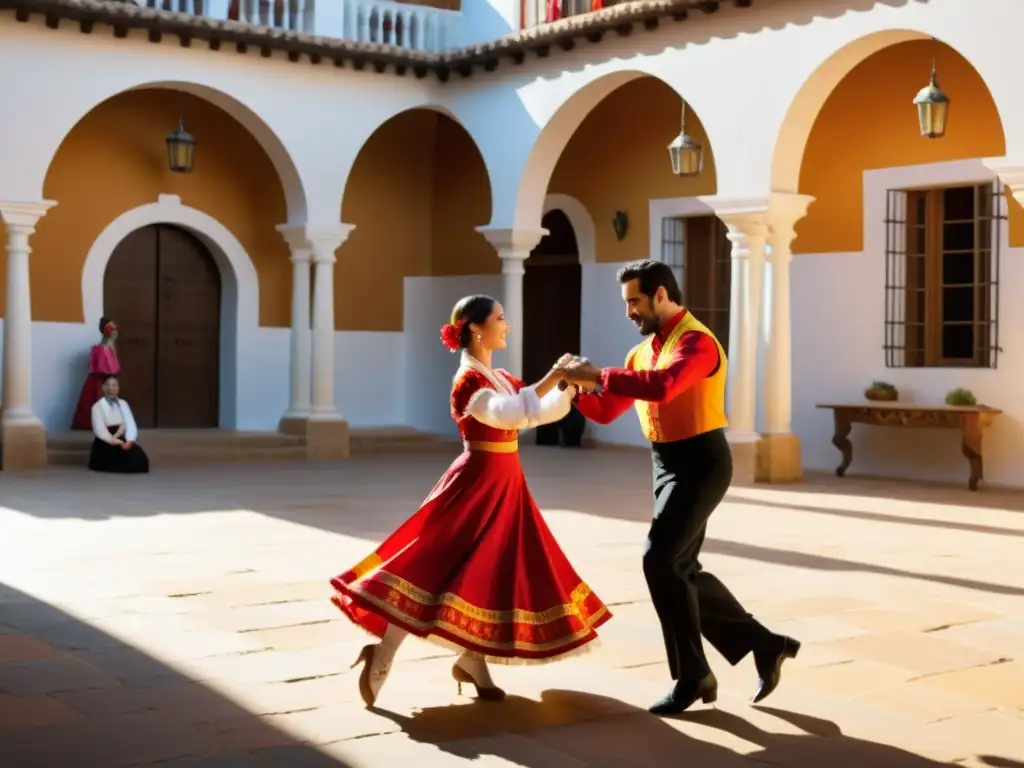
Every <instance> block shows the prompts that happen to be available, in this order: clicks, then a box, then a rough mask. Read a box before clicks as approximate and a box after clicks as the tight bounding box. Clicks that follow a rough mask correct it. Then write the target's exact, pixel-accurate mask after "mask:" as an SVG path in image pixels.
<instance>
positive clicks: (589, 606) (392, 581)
mask: <svg viewBox="0 0 1024 768" xmlns="http://www.w3.org/2000/svg"><path fill="white" fill-rule="evenodd" d="M491 375H492V376H495V377H496V376H504V377H505V378H504V382H505V383H506V384H507V385H511V386H507V389H508V390H509V391H514V392H516V393H518V392H519V391H520V390H522V389H523V388H524V383H523V382H522V381H520V380H518V379H516V378H515V377H513V376H512V375H511V374H509V373H507V372H506V371H496V372H492V373H491ZM494 383H495V382H493V381H491V380H490V379H489V377H488V376H487V375H486V374H485V373H484V372H482V371H480V370H476V369H473V368H466V367H463V368H462V369H460V371H459V373H458V374H457V375H456V378H455V382H454V384H453V388H452V393H451V410H452V416H453V418H454V419H455V421H456V423H457V424H458V425H459V433H460V434H461V436H462V438H463V440H464V441H465V443H466V446H467V450H466V451H465V452H464V453H463V454H462V455H461V456H459V457H458V458H457V459H456V460H455V462H454V463H453V464H452V465H451V467H449V468H448V471H447V472H445V474H444V475H443V476H442V477H441V479H440V480H439V481H438V483H437V485H436V486H434V490H433V491H431V493H430V495H429V496H428V497H427V500H426V501H425V502H424V503H423V506H422V507H420V509H419V510H418V511H417V512H416V513H415V514H414V515H413V516H412V517H410V518H409V519H408V520H407V521H406V522H405V523H403V524H402V525H401V526H400V527H399V528H398V530H396V531H395V532H394V533H392V534H391V536H389V537H388V538H387V539H385V541H384V542H383V543H382V544H381V545H380V546H379V547H377V549H376V550H375V551H374V552H373V553H372V554H371V555H369V556H368V557H366V558H365V559H364V560H363V561H362V562H360V563H358V564H357V565H355V566H354V567H353V568H351V569H349V570H347V571H345V572H344V573H342V574H341V575H340V576H337V577H335V578H334V579H332V580H331V584H332V585H333V586H334V589H335V595H334V597H333V598H332V600H333V602H334V604H335V605H337V606H338V607H339V608H340V609H341V610H342V611H343V612H344V613H345V615H346V616H348V617H349V619H351V620H352V621H353V622H354V623H356V624H357V625H359V626H360V627H362V628H363V629H364V630H366V631H367V632H370V633H371V634H374V635H376V636H377V637H382V636H383V635H384V631H385V630H386V629H387V625H388V624H389V623H392V624H395V625H397V626H399V627H401V628H402V629H405V630H407V631H408V632H410V633H412V634H414V635H418V636H419V637H424V638H428V639H430V640H433V641H440V642H441V643H442V644H445V645H455V646H458V647H459V648H462V649H465V650H469V651H473V652H475V653H478V654H481V655H482V656H484V657H485V658H486V660H488V661H495V662H499V663H506V664H507V663H531V662H532V663H543V662H545V661H550V660H553V659H555V658H556V657H558V656H562V655H564V654H566V653H568V652H570V651H574V650H577V649H580V648H582V647H583V646H584V645H586V644H587V643H589V642H591V641H592V640H595V639H596V638H597V633H596V632H595V631H594V630H595V629H597V627H599V626H601V624H603V623H604V622H606V621H607V620H608V619H610V618H611V614H610V613H609V612H608V609H607V608H606V607H605V605H604V603H602V602H601V600H600V599H599V598H598V597H597V595H595V594H594V593H593V592H591V590H590V587H588V586H587V585H586V584H585V583H584V582H583V581H582V580H581V579H580V577H579V576H578V575H577V574H576V571H575V570H574V569H573V567H572V565H570V563H569V560H568V559H567V558H566V556H565V554H564V553H563V552H562V549H561V547H559V546H558V542H557V541H555V537H554V536H553V535H552V534H551V531H550V530H549V529H548V526H547V524H546V523H545V522H544V518H543V517H542V516H541V513H540V510H539V509H538V508H537V505H536V504H535V503H534V501H533V498H532V497H531V496H530V492H529V490H528V489H527V487H526V478H525V477H524V476H523V470H522V467H521V465H520V463H519V454H518V452H517V451H516V446H517V437H518V431H517V430H503V429H497V428H494V427H490V426H486V425H485V424H483V423H481V422H480V421H477V420H476V419H475V418H473V417H472V416H469V415H467V408H468V407H469V404H470V401H471V399H473V397H474V394H479V392H480V390H481V389H490V390H498V391H499V392H500V390H499V388H498V387H495V386H494ZM554 396H555V397H557V396H558V394H557V393H556V394H555V395H554ZM567 401H568V398H567Z"/></svg>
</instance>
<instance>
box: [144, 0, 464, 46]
mask: <svg viewBox="0 0 1024 768" xmlns="http://www.w3.org/2000/svg"><path fill="white" fill-rule="evenodd" d="M135 2H136V3H137V4H138V5H140V6H143V7H146V8H153V9H156V10H162V11H176V12H178V13H190V14H194V15H196V16H206V17H208V18H212V19H221V20H227V19H231V20H234V21H241V22H244V23H247V24H258V25H261V26H266V27H273V28H274V29H284V30H289V31H292V32H306V33H309V34H321V35H328V36H339V37H341V38H342V39H344V40H352V41H354V42H359V43H381V44H383V45H393V46H395V47H397V48H404V49H406V50H410V51H432V52H440V51H443V50H445V49H446V48H448V47H451V46H452V45H454V44H455V42H456V40H457V37H458V34H457V31H458V30H457V25H458V24H459V21H460V19H461V13H460V12H459V11H448V10H443V9H440V8H432V7H430V6H426V5H412V4H408V3H398V2H394V1H393V0H319V2H320V3H321V4H328V3H329V4H331V5H333V6H335V8H332V11H333V10H336V9H337V10H340V11H341V22H342V23H341V29H340V30H338V29H331V30H319V31H318V30H317V29H316V27H317V23H316V3H317V2H318V0H135ZM339 31H340V35H339V34H338V33H339Z"/></svg>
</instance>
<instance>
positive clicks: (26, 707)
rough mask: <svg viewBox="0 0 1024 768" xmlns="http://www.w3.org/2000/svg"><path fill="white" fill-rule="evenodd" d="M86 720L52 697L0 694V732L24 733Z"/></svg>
mask: <svg viewBox="0 0 1024 768" xmlns="http://www.w3.org/2000/svg"><path fill="white" fill-rule="evenodd" d="M84 719H85V717H84V715H82V714H81V713H79V712H76V711H75V710H73V709H72V708H71V707H68V706H67V705H65V704H62V703H61V702H60V701H58V700H57V699H55V698H53V697H50V696H8V695H6V694H0V731H23V730H27V729H29V728H42V727H45V726H49V725H59V724H61V723H72V722H76V721H78V720H84Z"/></svg>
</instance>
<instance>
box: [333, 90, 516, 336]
mask: <svg viewBox="0 0 1024 768" xmlns="http://www.w3.org/2000/svg"><path fill="white" fill-rule="evenodd" d="M352 158H353V159H352V161H351V166H350V169H349V172H348V176H347V178H346V179H345V188H344V193H343V195H342V199H341V204H340V219H341V220H342V221H344V222H346V223H349V224H352V225H353V226H354V227H355V229H354V230H353V232H352V234H351V236H350V237H349V239H348V240H347V241H346V242H345V245H344V246H343V253H344V254H345V258H344V259H342V262H341V265H340V267H339V269H338V276H337V282H336V284H335V286H336V288H335V289H336V291H337V292H338V295H339V300H338V322H339V327H340V328H345V329H348V330H366V331H370V330H379V331H385V330H393V331H397V330H402V329H403V328H404V321H403V318H402V311H401V304H400V303H396V304H395V305H394V306H393V307H389V308H387V309H385V310H384V311H383V312H382V311H381V308H380V306H379V302H378V301H377V299H376V298H372V296H379V295H381V294H382V293H383V294H391V295H395V296H402V295H403V291H404V279H405V278H407V277H421V276H443V275H456V274H479V273H481V272H486V271H488V269H489V268H491V267H493V269H491V271H497V267H496V263H497V256H496V255H495V252H494V249H493V247H491V245H490V244H489V243H488V242H487V241H486V239H485V238H484V237H483V235H481V234H480V233H479V232H477V231H476V228H477V227H479V226H483V225H486V224H487V222H488V221H490V218H491V179H490V174H489V173H488V169H487V166H486V164H485V162H484V159H483V154H482V153H481V151H480V148H479V146H478V145H477V142H476V140H475V139H474V137H473V136H472V135H471V134H470V133H469V132H468V131H467V130H466V129H465V127H464V126H463V124H462V122H461V121H460V120H457V119H455V118H454V117H453V116H452V114H451V113H450V112H449V111H448V110H445V109H442V108H436V107H433V106H429V105H428V106H416V107H412V108H408V109H402V110H398V111H396V112H394V113H393V114H391V115H390V117H389V118H388V119H387V120H384V121H383V122H381V123H379V124H377V125H376V126H375V127H374V128H373V129H372V130H368V131H367V132H366V136H365V139H364V140H363V142H362V143H361V144H360V145H359V150H358V152H357V153H356V152H354V153H353V154H352ZM371 302H372V303H371Z"/></svg>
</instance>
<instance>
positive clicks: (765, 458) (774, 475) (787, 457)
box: [754, 434, 804, 483]
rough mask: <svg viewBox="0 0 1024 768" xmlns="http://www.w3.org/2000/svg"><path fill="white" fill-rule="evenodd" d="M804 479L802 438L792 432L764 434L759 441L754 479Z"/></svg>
mask: <svg viewBox="0 0 1024 768" xmlns="http://www.w3.org/2000/svg"><path fill="white" fill-rule="evenodd" d="M803 479H804V468H803V461H802V459H801V455H800V438H799V437H797V436H796V435H792V434H777V435H762V437H761V439H760V440H759V441H758V442H757V461H756V470H755V477H754V480H755V481H756V482H758V483H799V482H800V481H801V480H803Z"/></svg>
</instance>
